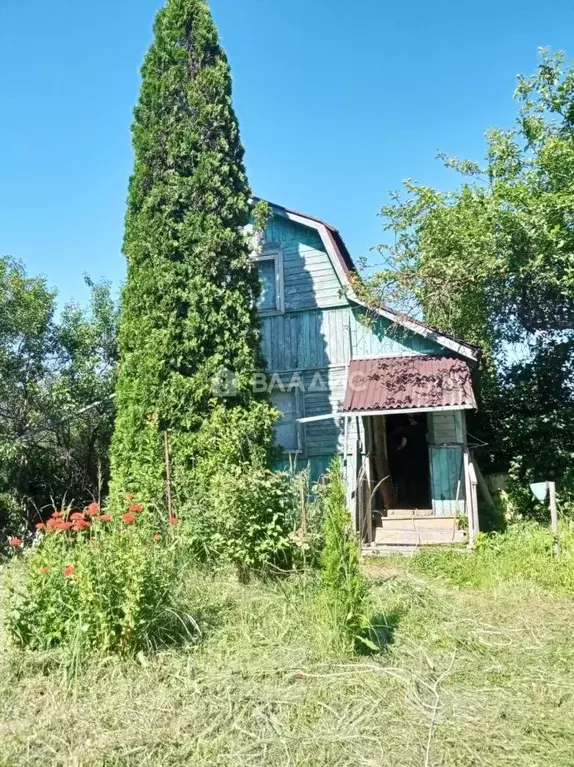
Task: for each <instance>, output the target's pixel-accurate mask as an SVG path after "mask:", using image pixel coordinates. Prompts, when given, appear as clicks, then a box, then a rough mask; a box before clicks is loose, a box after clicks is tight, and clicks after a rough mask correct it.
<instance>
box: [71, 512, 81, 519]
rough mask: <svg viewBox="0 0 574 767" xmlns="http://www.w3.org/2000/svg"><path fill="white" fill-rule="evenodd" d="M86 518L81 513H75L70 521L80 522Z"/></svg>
mask: <svg viewBox="0 0 574 767" xmlns="http://www.w3.org/2000/svg"><path fill="white" fill-rule="evenodd" d="M83 518H84V514H83V513H82V512H81V511H75V512H74V513H73V514H72V515H71V516H70V519H73V520H76V521H77V520H80V519H83Z"/></svg>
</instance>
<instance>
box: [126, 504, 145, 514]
mask: <svg viewBox="0 0 574 767" xmlns="http://www.w3.org/2000/svg"><path fill="white" fill-rule="evenodd" d="M143 510H144V507H143V506H142V505H141V503H132V504H131V506H130V507H129V511H135V512H138V511H143Z"/></svg>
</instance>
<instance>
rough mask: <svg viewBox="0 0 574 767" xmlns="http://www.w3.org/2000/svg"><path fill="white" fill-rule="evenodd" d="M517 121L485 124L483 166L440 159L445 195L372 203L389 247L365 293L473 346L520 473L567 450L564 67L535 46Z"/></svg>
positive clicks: (487, 396) (572, 197)
mask: <svg viewBox="0 0 574 767" xmlns="http://www.w3.org/2000/svg"><path fill="white" fill-rule="evenodd" d="M515 97H516V99H517V101H518V103H519V113H518V119H517V123H516V125H515V127H514V128H513V129H511V130H500V129H493V130H489V131H488V132H487V133H486V141H487V153H486V158H485V162H484V164H483V165H479V164H477V163H474V162H471V161H462V160H459V159H457V158H446V157H444V156H442V159H443V160H444V161H445V163H446V164H447V166H449V167H451V168H453V169H454V170H455V171H457V172H458V173H459V174H461V175H462V180H461V183H460V185H459V186H458V187H457V188H456V189H455V190H454V191H452V192H441V191H438V190H437V189H434V188H431V187H428V186H423V185H420V184H416V183H414V182H412V181H407V182H405V190H404V191H405V193H404V194H399V193H397V194H394V195H393V198H392V200H391V203H390V204H389V205H387V206H385V207H384V208H383V211H382V215H383V218H384V221H385V228H386V229H387V230H389V231H390V232H392V233H393V235H394V244H392V245H391V246H390V247H388V246H381V250H382V251H383V252H384V253H385V254H386V256H387V264H386V267H385V269H383V270H382V271H381V272H379V273H378V274H376V275H374V277H373V279H372V280H371V281H370V283H369V284H368V285H367V286H366V287H364V288H363V289H364V290H366V292H367V293H368V294H369V295H370V296H371V297H372V296H373V294H374V295H375V296H376V298H377V299H379V300H380V298H381V297H382V299H383V300H385V301H387V302H389V303H391V304H394V306H395V307H397V308H398V309H399V310H401V311H405V312H407V313H412V312H413V311H414V312H418V313H422V314H423V315H424V317H425V319H426V320H427V321H428V322H429V323H430V324H432V325H435V326H437V327H440V328H441V329H442V330H444V331H447V332H450V333H453V334H454V335H457V336H459V337H461V338H464V339H465V340H467V341H469V342H471V343H474V344H477V345H479V346H480V347H481V348H482V350H483V352H484V356H485V366H484V367H485V372H486V376H485V377H484V379H483V394H484V408H485V411H486V412H487V414H488V416H489V417H490V422H491V425H492V427H493V429H494V432H495V434H497V435H498V437H499V438H500V442H499V447H502V449H503V453H504V456H505V458H506V460H507V461H509V460H510V459H513V460H514V464H515V467H518V469H517V470H518V474H519V475H521V476H524V475H525V474H532V473H536V472H540V471H542V470H543V471H544V472H547V473H546V474H545V476H552V474H554V475H555V476H559V475H560V474H561V473H562V472H563V469H564V465H565V460H566V462H567V460H570V461H571V459H572V455H573V454H574V429H572V426H573V425H574V387H573V381H572V365H573V362H574V226H573V222H574V71H573V70H572V69H571V68H569V67H568V66H566V65H565V63H564V56H563V54H562V53H558V54H555V55H551V54H550V53H549V52H547V51H542V52H541V60H540V64H539V67H538V70H537V72H536V73H535V74H534V75H533V76H532V77H522V76H521V77H519V79H518V87H517V89H516V93H515Z"/></svg>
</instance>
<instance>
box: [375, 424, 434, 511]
mask: <svg viewBox="0 0 574 767" xmlns="http://www.w3.org/2000/svg"><path fill="white" fill-rule="evenodd" d="M386 420H387V423H386V427H387V428H386V432H387V454H388V460H389V470H390V474H391V478H392V482H393V487H394V491H395V508H397V509H428V508H430V505H431V500H430V464H429V451H428V439H427V433H428V424H427V414H426V413H416V414H410V413H409V414H403V413H400V414H399V413H398V414H397V415H388V416H386Z"/></svg>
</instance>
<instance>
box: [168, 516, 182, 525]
mask: <svg viewBox="0 0 574 767" xmlns="http://www.w3.org/2000/svg"><path fill="white" fill-rule="evenodd" d="M180 522H181V519H178V518H177V517H170V518H169V524H170V525H179V523H180Z"/></svg>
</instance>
